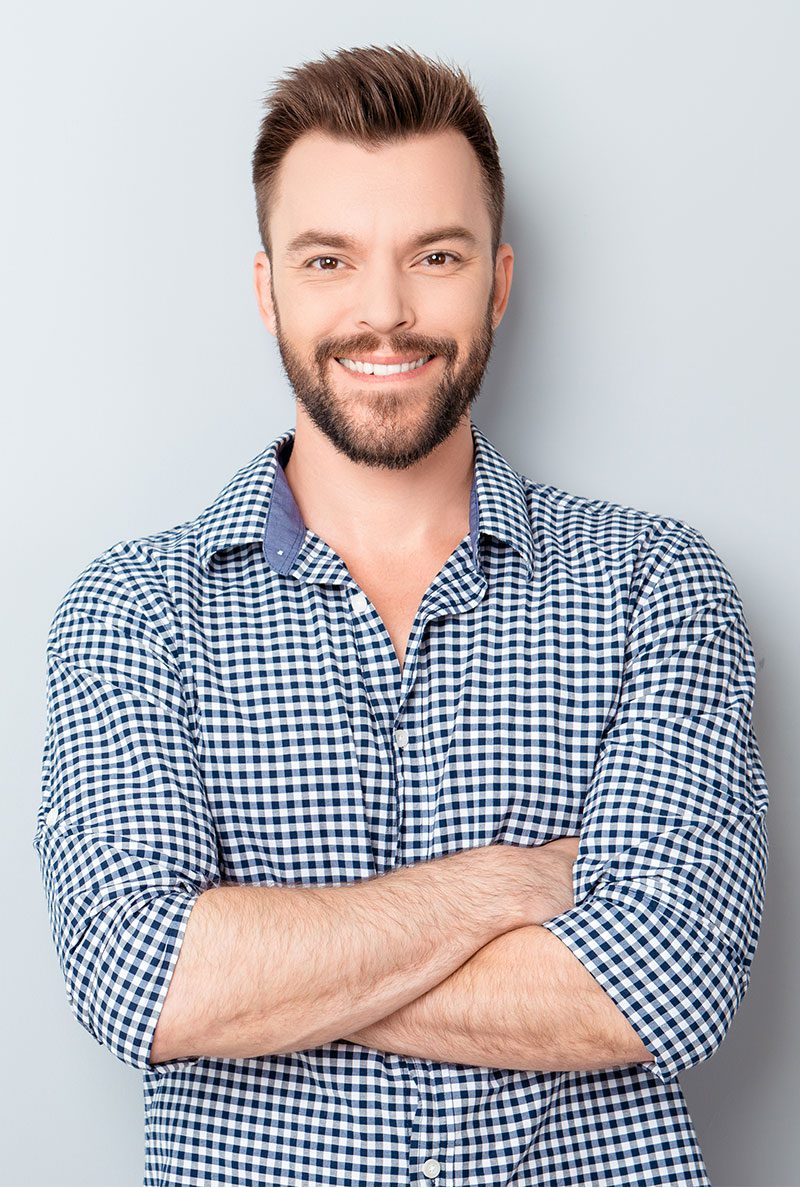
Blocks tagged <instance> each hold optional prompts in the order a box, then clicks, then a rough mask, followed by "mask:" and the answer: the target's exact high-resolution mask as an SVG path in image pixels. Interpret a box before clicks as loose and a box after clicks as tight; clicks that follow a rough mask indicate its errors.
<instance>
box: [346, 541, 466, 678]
mask: <svg viewBox="0 0 800 1188" xmlns="http://www.w3.org/2000/svg"><path fill="white" fill-rule="evenodd" d="M450 552H451V550H450V549H448V550H447V552H446V553H445V552H444V551H443V550H441V551H440V552H437V553H433V554H427V555H426V556H424V557H422V558H408V559H406V560H403V559H398V558H387V559H385V560H377V561H370V562H361V561H359V560H358V559H356V558H352V557H351V558H350V559H349V560H348V561H347V568H348V570H349V571H350V573H351V575H352V577H353V579H354V580H355V581H356V582H357V583H358V585H359V586H360V588H361V589H362V590H363V592H364V593H365V594H366V596H367V598H368V599H369V600H370V602H371V603H372V605H373V606H374V607H375V609H376V611H377V612H378V614H379V615H380V617H381V620H382V622H383V625H384V627H385V628H386V630H387V632H388V633H389V638H390V639H391V641H392V646H393V647H394V650H395V653H396V654H397V659H398V661H399V663H400V668H401V669H402V667H403V664H404V662H405V655H406V648H407V646H408V637H409V635H410V634H411V628H412V626H413V624H414V619H415V617H416V613H417V610H418V608H419V604H420V603H421V601H422V599H423V597H424V595H425V592H426V591H427V589H428V587H429V586H430V585H431V583H432V581H433V580H434V578H435V577H436V575H437V574H438V573H439V571H440V570H441V568H442V566H443V565H444V564H445V562H446V560H447V558H448V557H449V555H450Z"/></svg>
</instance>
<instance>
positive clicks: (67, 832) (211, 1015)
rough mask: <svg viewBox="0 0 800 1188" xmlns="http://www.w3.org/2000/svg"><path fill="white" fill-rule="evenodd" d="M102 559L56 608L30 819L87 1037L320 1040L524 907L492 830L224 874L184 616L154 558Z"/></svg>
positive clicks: (423, 986) (409, 990)
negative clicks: (333, 883) (420, 850)
mask: <svg viewBox="0 0 800 1188" xmlns="http://www.w3.org/2000/svg"><path fill="white" fill-rule="evenodd" d="M115 560H116V564H114V563H112V561H111V560H108V559H106V558H105V557H104V558H103V559H100V558H98V560H97V561H96V562H93V563H92V564H91V565H90V566H89V567H88V568H87V569H86V570H85V571H84V572H83V573H82V574H81V575H80V576H79V578H78V579H77V580H76V581H75V582H74V583H73V585H72V587H70V590H69V591H68V592H67V594H66V595H65V597H64V599H63V600H62V603H61V604H60V606H59V608H58V610H57V612H56V615H55V617H54V619H53V622H52V624H51V630H50V634H49V638H48V656H47V659H48V673H47V694H48V722H47V734H46V741H45V754H44V761H43V795H42V802H41V805H40V809H39V813H38V819H37V828H36V835H35V838H34V845H35V848H36V850H37V853H38V856H39V859H40V864H41V870H42V876H43V881H44V885H45V891H46V895H47V900H48V908H49V913H50V920H51V929H52V932H53V937H54V940H55V943H56V948H57V953H58V957H59V962H60V965H61V969H62V973H63V975H64V979H65V982H66V987H67V993H68V997H69V1002H70V1006H71V1008H72V1010H73V1012H74V1014H75V1016H76V1017H77V1019H78V1021H79V1022H80V1023H81V1024H82V1025H83V1026H84V1027H85V1028H86V1029H87V1030H88V1031H89V1032H90V1033H91V1034H92V1035H93V1036H94V1038H95V1039H96V1040H97V1042H98V1043H101V1044H104V1045H105V1046H106V1047H108V1048H109V1049H110V1050H111V1051H112V1052H113V1054H114V1055H115V1056H117V1057H118V1058H119V1059H120V1060H122V1061H123V1062H124V1063H126V1064H129V1065H132V1066H133V1067H136V1068H139V1069H145V1068H149V1067H150V1066H151V1065H152V1064H153V1063H158V1065H159V1067H160V1068H162V1069H166V1068H169V1067H170V1066H172V1065H175V1064H179V1063H180V1062H181V1061H189V1062H194V1061H196V1060H198V1059H200V1056H199V1055H198V1053H201V1054H202V1055H210V1056H230V1057H234V1058H239V1057H245V1058H246V1057H249V1056H255V1055H264V1054H268V1053H269V1052H270V1051H274V1050H275V1049H276V1048H285V1047H286V1046H287V1045H290V1046H294V1047H303V1046H308V1045H309V1044H314V1043H322V1042H325V1041H326V1040H329V1039H333V1038H335V1037H336V1036H337V1035H341V1033H342V1031H343V1030H349V1029H353V1028H357V1027H360V1026H364V1025H366V1024H369V1023H371V1022H374V1021H375V1019H377V1018H381V1017H382V1016H384V1015H386V1014H388V1013H391V1012H392V1011H394V1010H396V1009H398V1008H399V1007H400V1006H402V1005H404V1004H405V1003H406V1002H407V1001H409V1000H412V999H414V998H416V997H418V996H419V995H420V994H423V993H425V992H426V991H427V990H428V989H430V988H431V987H432V986H433V985H435V984H436V983H437V982H439V981H441V980H442V979H443V978H445V977H447V976H448V974H450V973H452V972H453V971H454V970H455V969H457V968H458V967H460V966H461V965H462V964H463V962H464V961H465V960H467V959H468V958H469V957H470V956H472V955H473V954H474V953H475V952H476V950H478V949H479V948H481V947H482V946H483V945H484V944H486V943H487V942H488V941H489V940H491V939H493V938H494V937H495V936H497V935H499V934H500V933H502V932H503V931H505V929H506V928H512V927H518V926H521V925H523V924H525V923H528V922H529V921H530V914H529V912H530V909H529V907H528V899H529V892H530V887H529V886H528V884H527V883H526V881H525V880H524V879H522V880H518V889H517V891H516V892H514V891H513V889H512V888H510V886H509V882H508V879H507V878H505V877H504V876H503V875H502V873H499V872H501V868H502V867H503V866H505V865H506V864H507V862H504V854H503V851H506V850H507V849H508V847H503V846H488V847H482V848H479V849H476V850H471V851H467V852H463V853H460V854H453V855H448V856H446V857H445V858H442V859H437V860H436V861H435V862H431V863H425V864H419V865H418V866H416V867H411V868H407V869H403V870H399V871H393V872H391V874H389V875H386V876H384V877H381V878H376V879H374V880H365V881H363V882H362V883H360V884H356V885H350V886H347V887H326V888H309V887H264V886H223V885H222V884H221V877H220V862H219V855H218V852H217V839H216V832H215V827H214V821H213V818H212V814H211V811H210V808H209V805H208V803H207V801H206V796H205V788H204V785H203V780H202V773H201V768H200V763H199V759H198V755H197V750H196V744H195V739H194V729H193V721H192V716H191V710H190V705H189V704H188V703H187V699H186V698H185V695H184V673H185V668H184V665H183V664H182V658H181V653H180V649H179V642H178V641H179V639H180V624H178V623H175V622H174V619H173V615H172V609H171V603H170V599H169V595H168V592H167V591H162V590H160V588H159V586H158V576H157V574H153V572H152V571H151V570H150V569H146V568H144V567H143V565H142V564H141V561H140V559H138V558H133V559H131V558H130V557H125V556H121V557H119V558H117V559H115ZM520 858H524V856H523V855H522V854H521V851H520V854H519V855H518V863H517V866H516V870H517V873H518V875H519V874H522V873H527V870H526V868H527V867H528V866H529V864H528V863H525V862H524V861H523V862H522V864H521V865H520V863H519V859H520ZM156 1033H157V1034H156Z"/></svg>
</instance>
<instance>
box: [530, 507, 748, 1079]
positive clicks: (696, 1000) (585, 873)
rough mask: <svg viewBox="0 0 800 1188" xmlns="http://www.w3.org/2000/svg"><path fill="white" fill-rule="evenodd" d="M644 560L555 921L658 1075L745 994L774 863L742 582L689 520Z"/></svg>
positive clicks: (726, 1018)
mask: <svg viewBox="0 0 800 1188" xmlns="http://www.w3.org/2000/svg"><path fill="white" fill-rule="evenodd" d="M657 552H658V555H657V556H656V557H655V559H653V558H651V559H650V561H649V562H648V563H647V568H648V569H649V575H648V576H647V577H646V578H645V579H643V580H642V581H641V582H640V592H639V594H638V596H636V597H635V605H634V608H633V611H632V614H631V618H630V620H629V624H628V631H627V639H626V649H625V661H624V670H623V675H622V681H621V691H620V696H619V700H618V703H617V707H616V710H615V713H614V716H613V719H612V721H611V722H610V723H609V725H608V726H607V728H606V731H605V732H604V735H603V739H602V742H601V745H600V747H599V750H598V753H597V756H596V761H595V765H594V769H593V772H592V778H591V781H590V784H589V787H588V790H587V793H586V797H585V802H584V808H583V818H582V822H581V830H580V842H579V848H578V854H577V859H576V862H575V864H574V866H573V890H574V896H573V899H574V906H573V907H572V908H570V909H568V910H567V911H565V912H562V913H561V914H560V915H558V916H555V917H554V918H553V919H551V920H548V921H546V922H545V923H544V925H543V926H544V927H545V928H547V929H548V931H550V932H552V933H553V935H555V936H557V937H558V938H559V939H560V940H561V941H563V942H564V944H566V945H567V946H568V948H569V949H570V950H571V951H572V953H574V955H575V956H576V957H577V958H578V960H579V961H581V962H582V963H583V965H584V966H585V967H586V969H587V970H588V971H589V973H591V974H592V975H593V977H594V978H595V979H596V980H597V982H598V983H599V984H600V985H601V986H602V988H603V989H604V990H605V991H606V993H607V994H608V995H609V996H610V997H611V999H612V1000H613V1001H614V1003H615V1004H616V1006H617V1007H618V1008H619V1010H620V1011H621V1012H622V1014H623V1015H624V1016H625V1018H626V1019H627V1020H628V1022H629V1023H630V1025H631V1026H632V1027H633V1029H634V1030H635V1031H636V1032H637V1034H638V1035H639V1037H640V1038H641V1040H642V1042H643V1044H644V1045H645V1047H646V1048H647V1050H648V1051H649V1052H650V1053H651V1054H652V1055H653V1056H654V1057H655V1060H654V1061H649V1062H642V1066H643V1067H644V1068H646V1069H648V1070H649V1072H650V1073H651V1074H652V1075H653V1076H654V1077H655V1078H656V1079H657V1080H659V1081H661V1082H667V1081H670V1080H672V1079H674V1078H676V1077H677V1076H678V1075H679V1073H680V1072H682V1071H683V1070H684V1069H687V1068H690V1067H691V1066H693V1065H695V1064H698V1063H699V1062H700V1061H702V1060H704V1059H706V1058H707V1057H708V1056H710V1055H711V1054H712V1053H713V1052H714V1051H715V1050H716V1049H717V1047H718V1046H719V1044H720V1043H721V1042H722V1040H723V1039H724V1037H725V1034H726V1033H727V1030H728V1028H729V1027H730V1024H731V1022H732V1019H733V1016H734V1014H735V1012H736V1010H737V1009H738V1006H739V1004H740V1002H741V1000H742V998H743V997H744V994H745V992H746V990H747V987H748V984H749V978H750V967H751V964H752V960H753V956H754V954H755V950H756V945H757V942H758V935H759V930H760V924H761V915H762V908H763V901H764V884H765V878H766V871H767V862H768V838H767V829H766V813H767V808H768V792H767V785H766V780H765V776H764V770H763V767H762V764H761V759H760V756H759V751H758V744H757V741H756V736H755V733H754V730H753V725H752V707H753V696H754V691H755V679H756V669H755V660H754V656H753V646H752V641H751V639H750V635H749V632H748V628H747V624H746V620H745V616H744V611H743V608H742V604H741V600H740V598H739V595H738V592H737V590H736V587H735V585H734V583H733V580H732V578H731V576H730V574H729V573H728V571H727V570H726V568H725V567H724V565H723V564H722V562H721V561H720V559H719V558H718V557H717V556H716V554H715V553H714V552H713V550H712V549H711V547H710V546H709V544H708V543H707V541H706V540H705V539H704V538H703V537H702V536H701V535H700V533H698V532H696V531H695V530H694V529H692V528H690V527H689V526H688V525H683V526H682V529H681V531H680V533H678V534H677V535H676V536H674V537H673V539H672V541H671V543H668V544H667V545H666V546H663V545H662V546H661V547H660V548H659V550H658V551H657Z"/></svg>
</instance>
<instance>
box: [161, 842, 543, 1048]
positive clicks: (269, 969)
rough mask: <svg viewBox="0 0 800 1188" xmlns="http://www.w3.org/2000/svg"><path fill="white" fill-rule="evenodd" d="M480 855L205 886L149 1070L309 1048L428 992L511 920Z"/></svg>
mask: <svg viewBox="0 0 800 1188" xmlns="http://www.w3.org/2000/svg"><path fill="white" fill-rule="evenodd" d="M497 849H498V847H493V846H484V847H481V848H479V849H476V850H465V851H462V852H460V853H457V854H450V855H448V856H446V857H444V858H439V859H436V860H434V861H431V862H424V863H419V864H417V865H415V866H411V867H406V868H402V869H400V870H396V871H392V872H391V873H389V874H387V875H384V876H381V877H379V878H372V879H367V880H363V881H362V882H360V883H357V884H353V885H348V886H345V887H320V888H316V887H315V888H312V887H217V888H212V889H210V890H208V891H206V892H204V893H203V894H202V895H201V896H200V897H199V898H198V900H197V902H196V903H195V905H194V908H193V910H192V913H191V915H190V917H189V922H188V924H187V927H186V934H185V937H184V940H183V946H182V948H181V952H180V956H179V958H178V962H177V965H176V967H175V972H174V975H173V978H172V982H171V984H170V988H169V992H168V994H167V997H166V1000H165V1002H164V1006H163V1009H162V1011H161V1016H160V1018H159V1021H158V1026H157V1028H156V1031H155V1037H154V1041H153V1050H152V1057H151V1058H152V1060H153V1061H154V1062H159V1061H162V1060H174V1059H176V1058H180V1057H185V1056H188V1055H190V1054H191V1053H198V1052H201V1053H202V1054H203V1055H206V1056H223V1057H231V1058H247V1057H251V1056H258V1055H266V1054H269V1053H274V1052H279V1051H286V1050H292V1051H293V1050H297V1049H301V1048H309V1047H315V1046H317V1045H319V1044H324V1043H328V1042H330V1041H331V1040H334V1039H336V1038H337V1037H338V1036H341V1035H342V1033H343V1031H349V1030H355V1029H358V1028H359V1027H363V1026H367V1025H369V1024H371V1023H373V1022H374V1021H375V1020H376V1019H381V1018H383V1017H384V1016H385V1015H387V1014H390V1013H391V1012H393V1011H395V1010H397V1009H398V1008H400V1007H402V1006H404V1005H405V1004H406V1003H408V1002H409V1001H412V1000H414V999H415V998H417V997H418V996H419V995H421V994H424V993H425V992H426V991H428V990H430V989H431V987H433V986H435V985H436V984H437V983H438V982H440V981H442V979H443V978H446V977H447V976H448V975H449V974H451V973H453V971H454V970H456V969H458V968H459V967H460V966H461V965H462V964H463V962H464V961H466V960H467V959H468V958H469V957H471V956H472V955H473V954H474V953H475V952H476V950H478V949H480V948H481V947H482V946H484V945H485V944H487V943H488V942H489V941H490V940H492V939H493V938H494V937H496V936H497V935H499V934H500V933H502V932H503V931H505V929H506V928H511V927H514V926H515V921H516V922H519V921H520V920H521V918H522V917H521V915H520V913H519V912H518V911H516V912H515V908H514V896H513V895H511V894H509V895H504V894H502V893H501V892H502V888H501V887H500V886H498V880H497V876H496V874H495V873H494V872H493V866H494V864H493V862H492V859H493V857H494V853H496V852H497Z"/></svg>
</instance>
